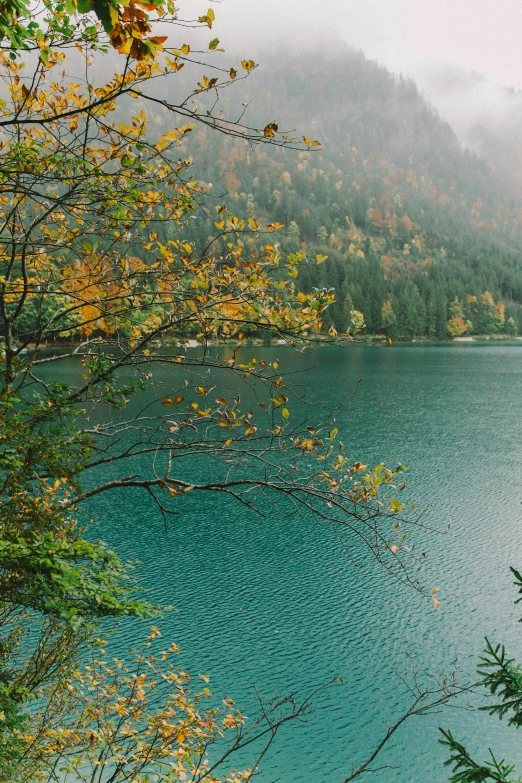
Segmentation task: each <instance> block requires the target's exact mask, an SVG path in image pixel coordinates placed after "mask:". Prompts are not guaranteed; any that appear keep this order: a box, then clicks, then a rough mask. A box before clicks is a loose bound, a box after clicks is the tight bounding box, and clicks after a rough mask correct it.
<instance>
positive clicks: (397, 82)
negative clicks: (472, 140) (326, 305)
mask: <svg viewBox="0 0 522 783" xmlns="http://www.w3.org/2000/svg"><path fill="white" fill-rule="evenodd" d="M265 71H270V73H267V74H265V75H263V74H262V72H260V73H259V74H257V73H254V74H253V76H252V77H251V78H252V79H253V80H255V81H254V83H253V84H252V86H251V88H249V89H251V90H252V93H253V94H255V96H256V104H255V105H254V106H252V107H251V109H249V110H248V111H250V115H249V114H248V112H247V115H246V118H247V120H248V119H249V117H250V122H251V123H252V121H253V124H255V123H256V121H259V124H260V125H261V122H264V121H266V120H267V119H273V118H277V120H278V121H279V124H280V127H284V126H285V122H286V121H287V118H292V122H293V127H296V125H297V127H300V128H302V129H303V131H304V132H305V133H307V135H308V136H309V137H312V138H319V139H320V140H321V142H322V143H323V148H322V150H320V151H319V152H311V153H297V152H293V151H290V150H277V149H275V150H274V149H264V148H261V149H252V147H250V146H248V145H247V144H245V143H244V142H242V141H241V140H240V139H231V138H225V137H218V136H217V134H213V133H211V132H210V131H206V130H205V129H198V130H197V131H196V132H195V133H194V135H193V138H191V139H190V142H189V150H190V152H191V153H193V154H194V159H195V161H197V165H195V166H194V168H193V170H192V172H191V173H192V176H193V177H195V178H196V179H200V180H201V181H204V182H205V183H207V184H211V185H212V188H211V190H210V193H211V196H210V197H209V202H208V204H209V206H208V217H207V218H206V219H205V218H203V219H201V218H199V219H198V220H197V221H193V227H192V231H193V238H194V239H195V241H196V242H197V244H198V246H200V247H204V246H205V244H206V243H207V242H208V241H209V239H210V238H211V237H212V235H213V231H214V226H213V222H214V218H215V212H216V210H217V208H218V206H219V205H220V204H221V203H223V202H224V201H226V202H227V204H228V205H229V207H230V208H232V209H233V211H234V212H235V214H238V215H241V216H244V217H250V216H252V217H253V216H255V217H256V218H257V219H258V220H259V219H261V220H263V219H264V220H268V221H274V220H275V221H279V222H281V223H284V225H285V231H284V235H281V234H280V235H279V241H280V242H281V244H282V247H283V249H284V250H285V252H288V253H297V252H302V253H304V254H305V255H306V256H307V257H308V258H310V263H309V264H308V265H307V266H305V268H304V269H302V271H301V273H300V275H299V277H298V278H297V283H298V285H299V286H300V287H302V288H303V289H308V290H309V289H310V287H313V286H323V285H326V286H330V287H333V288H335V291H336V299H337V301H336V303H335V305H334V306H333V307H332V308H331V309H330V311H329V313H328V314H327V317H326V319H325V327H327V328H329V327H330V326H331V325H332V324H333V325H334V326H335V327H336V328H337V329H338V330H339V331H345V330H346V329H348V328H350V321H351V315H350V311H358V312H360V313H362V314H363V316H364V324H365V329H366V331H367V332H368V333H385V334H388V335H390V336H395V337H399V338H400V337H403V338H412V337H421V336H426V337H431V338H437V339H443V338H447V337H452V336H456V335H462V334H492V333H495V332H500V333H508V334H521V333H522V308H521V304H522V227H521V225H522V201H520V202H519V201H517V200H516V199H514V198H513V197H511V196H508V195H506V194H507V192H508V191H507V188H504V187H503V186H502V182H501V181H500V179H499V178H498V177H497V176H496V175H495V173H494V172H493V171H492V170H491V169H490V168H489V167H488V166H487V165H486V164H485V163H484V162H483V161H481V160H480V159H479V158H477V157H476V156H474V155H473V154H471V153H470V152H468V151H464V150H462V148H461V146H460V144H459V142H458V140H457V139H456V137H455V135H454V134H453V132H452V130H451V129H450V127H449V126H448V125H447V124H446V123H445V122H443V121H442V120H441V119H440V118H439V117H438V116H437V115H436V114H435V113H434V111H433V110H432V109H431V108H430V107H429V106H428V105H427V104H426V102H425V101H424V99H423V98H422V96H421V95H420V94H419V93H418V91H417V89H416V87H415V85H414V84H413V82H411V80H405V79H397V78H395V77H393V76H392V75H390V74H389V73H388V72H387V71H386V70H385V69H383V68H381V67H379V66H377V65H375V64H374V63H371V62H369V61H367V60H366V59H365V58H364V56H363V55H362V54H360V53H353V52H349V51H347V52H346V53H345V54H344V55H339V56H336V57H332V58H329V59H328V58H326V57H325V58H321V57H315V58H313V60H312V59H310V60H305V59H302V60H300V59H298V58H297V59H296V58H293V59H292V61H290V60H288V61H286V60H281V61H278V62H277V63H275V64H274V63H272V64H271V66H270V69H268V68H266V67H265ZM245 85H246V86H248V81H247V82H245ZM235 89H236V91H237V92H236V94H235V97H233V98H231V97H230V96H228V97H226V103H227V105H226V109H227V111H230V109H231V108H233V105H232V104H233V101H234V100H237V103H238V106H239V104H241V103H248V101H249V96H248V95H247V94H245V93H243V92H242V90H245V86H241V85H237V86H236V88H235ZM231 94H232V93H231ZM267 112H269V113H270V116H269V117H267ZM288 121H289V119H288ZM158 123H159V124H160V125H161V117H158ZM245 241H246V244H247V250H248V243H249V241H250V243H251V244H252V245H253V243H254V240H245ZM214 250H216V246H215V245H214ZM318 253H319V254H321V255H327V256H328V260H327V261H326V262H325V263H323V264H321V265H320V266H317V265H315V263H313V259H314V258H315V256H316V254H318Z"/></svg>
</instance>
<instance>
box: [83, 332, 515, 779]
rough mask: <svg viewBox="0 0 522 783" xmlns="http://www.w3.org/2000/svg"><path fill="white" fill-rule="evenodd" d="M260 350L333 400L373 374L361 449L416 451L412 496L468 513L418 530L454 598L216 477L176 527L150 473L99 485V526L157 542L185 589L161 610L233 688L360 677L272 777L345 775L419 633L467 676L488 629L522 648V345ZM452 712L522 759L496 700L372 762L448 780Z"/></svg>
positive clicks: (468, 735)
mask: <svg viewBox="0 0 522 783" xmlns="http://www.w3.org/2000/svg"><path fill="white" fill-rule="evenodd" d="M252 352H253V351H252ZM255 353H256V354H257V356H258V357H261V356H263V358H266V359H273V358H274V357H275V356H276V355H277V357H278V358H279V359H280V360H281V364H282V366H284V368H285V369H286V370H290V371H294V372H295V371H299V373H300V374H298V375H297V376H295V377H296V380H297V381H298V383H300V384H304V383H306V394H307V396H308V398H309V399H310V400H311V401H314V400H315V401H317V402H320V403H321V404H324V405H326V406H327V407H328V406H330V407H333V406H334V405H336V404H338V403H339V402H340V401H341V400H344V399H346V398H347V397H349V396H351V394H352V393H353V392H354V390H355V387H356V383H357V381H358V379H360V378H364V382H363V383H362V384H361V385H360V386H359V389H358V391H357V394H356V395H355V397H354V398H353V400H352V401H351V402H350V404H349V405H348V406H347V408H346V409H345V410H343V411H342V413H341V414H340V415H339V416H338V422H339V429H340V432H341V433H342V439H343V441H344V444H345V450H346V452H347V454H349V455H352V456H353V457H354V458H357V459H360V460H362V461H364V462H372V461H381V460H385V461H386V462H387V463H388V464H395V463H396V462H398V461H401V462H403V463H404V464H406V465H408V466H410V469H411V470H410V473H409V474H408V490H407V493H408V499H409V500H410V501H413V500H415V501H416V502H417V503H418V505H419V506H420V507H425V506H428V505H430V504H433V506H434V510H433V512H432V515H431V518H430V522H431V524H433V525H438V526H440V527H441V528H444V527H446V526H447V523H448V522H449V521H450V520H451V527H450V529H449V532H448V533H446V534H445V535H438V534H437V535H436V534H431V533H428V532H423V531H414V532H413V533H412V540H414V541H415V543H416V544H419V545H420V546H421V547H422V549H424V550H425V551H426V553H427V559H426V563H425V566H424V568H423V571H422V573H421V578H422V580H423V582H424V584H425V585H426V586H429V587H431V586H437V587H439V588H440V591H439V598H440V609H439V610H438V611H436V610H434V608H433V606H432V604H431V601H430V599H426V598H424V597H422V596H421V595H419V593H417V592H415V591H414V590H413V589H411V588H410V587H407V586H405V585H402V584H400V583H398V582H397V581H394V580H393V579H392V578H391V577H390V576H389V575H388V574H387V573H386V572H385V571H384V570H383V569H382V568H380V567H379V565H378V564H377V563H376V562H375V560H374V559H373V558H372V557H371V555H369V554H368V553H366V552H365V551H364V550H362V549H361V547H360V546H359V545H358V544H354V545H353V547H352V548H351V549H350V552H349V553H347V552H346V551H345V550H344V549H343V548H342V547H341V546H340V545H339V542H338V540H337V539H336V537H335V535H334V534H333V532H332V531H331V530H330V529H329V528H328V527H323V526H320V525H318V524H316V523H313V522H311V521H306V520H302V519H296V518H294V517H289V516H285V514H284V513H283V514H281V515H278V514H276V513H273V514H272V515H271V516H270V517H269V518H268V519H262V518H260V517H257V516H255V515H254V514H251V513H250V512H248V511H247V510H245V509H244V508H243V507H240V506H238V505H234V504H233V503H231V502H225V501H224V500H223V499H219V498H218V499H216V497H212V496H209V497H206V496H203V497H201V496H200V497H197V498H196V497H191V496H190V495H188V496H187V497H186V499H185V500H184V503H183V507H182V512H183V513H182V514H180V515H179V516H177V517H175V518H173V519H172V520H171V521H170V522H169V527H168V529H167V530H164V529H163V526H162V521H161V519H160V518H159V517H158V514H157V510H156V509H155V507H154V506H153V505H152V504H151V503H150V502H149V500H148V499H147V498H146V497H145V496H143V495H141V494H140V493H139V492H138V491H134V490H133V491H127V492H126V493H119V494H117V493H112V494H107V495H105V496H100V497H98V498H97V499H96V502H95V503H94V504H93V505H92V509H93V510H94V511H95V513H96V516H97V521H96V523H95V527H94V531H95V534H96V535H99V536H100V537H103V538H104V539H105V540H107V541H108V542H109V543H110V544H111V545H112V546H114V547H115V548H116V549H117V550H118V552H119V553H120V554H121V555H122V556H124V557H126V558H131V559H136V558H139V559H140V561H141V563H140V565H139V566H138V568H137V574H138V577H139V579H140V581H141V582H142V584H144V585H145V586H146V587H147V588H148V589H149V598H150V599H152V600H156V601H160V602H162V603H168V604H172V605H174V606H175V607H176V610H175V611H172V612H169V613H168V614H167V615H166V616H165V618H164V619H163V620H162V622H161V626H162V629H163V634H164V637H166V638H168V639H169V640H170V639H172V640H174V641H176V642H177V643H178V644H179V646H180V648H181V662H182V663H183V665H184V666H186V667H188V668H190V670H191V671H193V672H204V673H208V674H210V675H211V682H212V689H213V691H214V693H215V694H216V695H217V696H222V695H225V694H226V695H232V696H234V697H235V698H236V701H237V704H238V706H239V707H241V708H243V711H244V712H245V713H246V714H247V715H248V714H253V711H254V704H255V700H254V696H253V691H252V685H256V686H257V688H258V689H259V690H260V691H261V693H262V694H264V695H266V696H269V695H272V694H274V693H276V692H280V693H286V692H288V691H289V690H292V689H294V688H296V687H304V688H306V687H308V686H310V685H317V684H319V683H321V682H324V681H326V680H328V679H329V678H330V677H332V676H334V675H340V676H341V677H342V678H343V681H344V684H343V685H338V686H336V687H335V688H333V689H332V690H330V691H328V693H327V694H323V695H322V696H320V697H319V698H318V702H317V710H316V712H315V713H314V714H313V715H312V716H310V718H309V719H308V721H307V723H306V724H301V725H299V726H296V725H294V726H288V727H287V728H286V729H285V730H284V731H283V732H282V733H281V735H280V737H279V739H278V742H277V744H276V746H275V747H274V748H273V749H272V750H271V752H270V754H269V756H268V757H267V758H266V759H265V761H264V763H263V769H262V774H261V775H260V777H259V780H260V781H261V782H262V783H276V781H280V782H281V783H297V782H298V781H321V782H322V781H324V782H325V783H337V782H339V783H340V781H341V780H342V779H343V777H344V776H346V775H347V774H348V772H349V771H350V770H351V764H352V761H354V762H355V763H356V764H358V763H360V762H361V761H362V760H363V759H364V758H365V757H366V755H367V753H368V752H369V751H370V750H371V748H372V745H373V743H374V741H376V740H378V739H379V738H380V736H381V735H382V734H383V733H384V731H385V729H386V722H387V721H388V720H392V719H393V718H394V716H397V715H398V714H399V712H400V710H401V708H402V707H403V706H404V705H405V704H406V703H407V697H406V696H405V693H404V687H403V685H402V683H401V681H400V679H399V678H398V676H397V672H402V671H404V670H406V669H407V668H408V662H407V660H406V658H405V651H409V652H410V653H411V652H416V653H417V664H418V668H419V670H420V671H421V672H422V671H428V672H431V673H433V674H435V675H437V674H440V673H441V672H442V671H443V670H449V669H450V668H451V664H452V662H454V661H456V662H457V664H458V665H459V666H460V668H461V669H462V675H461V678H462V680H466V679H467V678H470V677H472V676H473V671H474V663H475V660H476V657H477V655H478V653H479V652H480V650H481V646H482V641H483V637H484V635H486V634H487V635H488V636H490V637H491V638H492V639H493V640H495V639H502V640H503V641H505V642H506V643H507V644H508V646H509V648H510V649H511V651H512V652H513V653H515V654H516V653H520V655H521V657H522V625H521V624H518V623H517V620H518V619H519V617H520V616H521V615H522V608H517V607H514V606H513V599H514V597H515V593H514V588H512V587H511V583H512V579H511V577H510V574H509V570H508V566H509V565H514V566H518V567H520V568H522V535H521V532H522V506H521V502H522V483H521V477H522V448H521V444H522V415H521V413H522V350H520V348H519V347H518V346H492V347H489V346H469V345H459V346H447V345H445V346H422V345H418V346H416V347H401V346H398V347H395V346H394V347H392V348H390V349H388V348H386V349H376V348H371V347H361V348H350V349H347V350H344V349H334V348H329V349H323V350H321V351H320V352H318V353H315V354H314V355H313V356H310V355H308V356H306V357H305V356H301V355H298V354H294V353H293V352H292V351H290V350H289V349H287V348H285V347H281V348H279V347H278V348H277V349H275V348H259V349H256V350H255ZM236 384H239V382H235V384H234V385H233V386H231V387H230V389H229V390H230V391H235V390H236V388H239V386H236ZM141 630H142V629H141V627H140V626H139V624H137V623H133V622H131V623H129V624H127V625H126V626H125V627H124V629H123V630H122V631H121V633H120V637H119V640H118V645H120V646H122V645H127V646H128V645H130V644H131V643H132V642H134V641H135V640H136V638H137V636H139V635H141ZM473 702H474V703H475V704H476V703H478V701H477V699H476V698H474V699H473ZM439 725H443V726H450V727H451V728H452V729H453V731H454V733H455V734H456V735H457V736H458V737H461V738H464V739H466V740H467V741H468V742H469V746H470V749H472V750H473V751H476V752H477V753H478V755H481V756H485V755H486V751H487V747H488V746H493V747H494V748H496V749H498V750H499V753H503V752H504V753H506V754H507V755H508V756H509V758H511V759H512V760H514V761H518V762H519V765H520V768H521V769H522V750H521V749H520V747H519V743H518V742H517V736H516V734H514V733H513V732H512V731H507V730H506V729H505V728H504V727H503V726H502V725H501V724H500V723H499V722H498V721H497V720H496V719H490V718H487V717H486V716H484V715H483V714H477V713H474V714H473V713H471V712H469V711H466V710H455V709H453V710H452V709H446V710H445V711H444V712H443V713H441V714H438V715H434V716H431V717H427V718H421V719H416V720H415V719H414V720H412V722H411V723H409V724H406V725H405V726H404V727H403V728H402V729H401V730H400V731H399V732H398V733H397V735H396V736H395V738H394V740H393V742H392V743H390V745H389V747H388V749H387V751H386V752H385V754H384V755H383V756H382V758H380V759H379V762H378V763H376V765H375V766H382V765H383V764H389V765H393V767H394V768H387V769H384V770H382V771H381V772H378V773H376V774H375V775H372V776H370V777H371V779H372V780H374V781H377V783H384V782H386V783H395V782H396V781H400V782H401V783H408V781H411V782H412V783H421V781H444V780H446V779H447V771H446V770H444V768H443V767H442V761H443V759H444V750H443V748H441V747H440V746H439V745H438V744H437V734H438V732H437V727H438V726H439Z"/></svg>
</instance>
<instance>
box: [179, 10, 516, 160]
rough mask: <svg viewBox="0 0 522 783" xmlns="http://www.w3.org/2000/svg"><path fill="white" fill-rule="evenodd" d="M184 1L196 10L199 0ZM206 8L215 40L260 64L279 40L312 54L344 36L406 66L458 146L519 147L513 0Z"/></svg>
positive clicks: (394, 65)
mask: <svg viewBox="0 0 522 783" xmlns="http://www.w3.org/2000/svg"><path fill="white" fill-rule="evenodd" d="M189 7H193V8H194V9H197V10H199V9H200V4H199V0H190V4H189ZM213 8H214V10H215V14H216V23H215V28H214V29H215V30H216V34H217V35H218V36H219V37H220V39H221V42H222V44H223V45H224V46H225V47H226V46H227V42H230V43H232V42H234V44H233V46H234V49H236V48H238V49H239V53H240V54H243V53H244V54H245V56H246V55H249V56H255V57H256V59H257V60H259V61H260V63H261V65H262V67H263V68H270V67H271V66H272V65H273V63H274V58H276V59H277V55H278V52H280V51H281V50H283V49H284V50H286V51H288V50H289V49H290V50H295V51H298V52H300V53H301V54H302V53H307V52H309V53H310V56H311V57H313V56H314V53H315V51H316V50H317V49H320V50H321V51H322V52H323V53H324V52H330V53H332V54H334V53H335V50H337V49H338V48H339V47H340V46H341V45H346V44H348V45H349V46H352V47H355V48H357V49H362V51H363V52H364V53H365V54H366V55H367V56H368V57H370V58H371V59H374V60H377V61H378V62H379V63H381V64H382V65H384V66H386V67H387V68H388V69H390V70H391V71H393V72H395V73H402V74H408V75H410V76H412V77H413V78H414V79H415V81H416V82H417V84H418V85H419V87H420V89H421V90H422V91H423V92H424V94H425V96H426V97H427V99H428V101H429V102H430V103H432V104H433V105H434V106H435V107H436V108H437V109H438V111H439V112H440V114H441V115H442V116H443V117H445V118H446V119H447V120H448V121H449V122H450V123H451V125H452V126H453V128H454V130H455V131H456V132H457V134H458V135H459V137H460V139H461V141H462V142H463V144H465V145H466V146H469V147H471V148H473V149H474V150H475V151H477V152H480V153H481V154H485V156H486V157H487V156H488V151H491V149H492V147H493V148H495V149H497V152H498V151H499V150H498V148H499V146H500V147H502V148H503V147H505V145H507V146H508V147H509V148H510V149H512V151H513V154H515V155H518V152H516V148H517V147H518V146H520V147H521V148H522V130H521V123H520V122H519V119H520V118H521V117H522V111H521V106H522V100H521V97H520V95H519V94H518V93H517V92H516V91H517V90H519V89H520V90H522V47H521V46H520V39H521V36H522V3H521V2H520V0H502V2H501V3H494V2H492V0H438V2H437V3H433V2H432V0H321V3H320V4H311V3H303V2H301V0H300V1H299V2H298V1H297V0H285V2H281V0H221V2H215V3H213ZM186 9H187V6H184V10H186ZM509 88H510V89H509ZM492 140H493V141H492ZM497 142H498V143H497ZM508 157H509V155H508Z"/></svg>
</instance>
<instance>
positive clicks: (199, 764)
mask: <svg viewBox="0 0 522 783" xmlns="http://www.w3.org/2000/svg"><path fill="white" fill-rule="evenodd" d="M159 636H160V633H159V630H158V629H157V628H154V627H153V628H152V632H151V633H150V635H149V636H148V638H147V642H146V643H145V644H144V645H143V646H142V648H141V649H139V650H138V651H135V652H134V654H133V656H132V662H131V663H128V662H125V661H122V660H120V659H113V660H109V659H108V656H107V649H106V642H105V641H104V640H103V639H100V638H98V639H96V640H93V642H92V643H91V650H90V656H89V659H88V663H86V664H85V665H84V666H83V667H81V668H78V669H77V670H76V671H74V672H72V673H71V674H70V675H69V676H68V677H66V678H64V679H63V680H62V681H61V682H59V683H58V685H57V686H55V687H54V688H53V689H52V690H51V691H50V692H48V693H42V694H41V699H42V700H43V702H44V704H45V707H44V709H42V710H40V711H37V712H35V713H33V714H32V715H31V716H30V717H29V718H28V720H27V722H26V725H25V726H23V727H22V728H21V729H20V730H18V731H17V732H16V736H17V739H18V741H19V746H20V748H21V751H22V754H21V756H22V760H21V764H20V769H19V773H20V775H21V779H23V780H31V781H34V783H52V781H67V780H75V781H85V782H86V783H87V781H90V780H94V779H97V778H98V776H99V775H100V774H103V775H104V777H103V780H107V781H111V783H117V781H132V783H145V782H146V781H148V780H151V779H152V778H153V779H158V780H165V781H167V780H172V781H174V780H183V779H185V778H188V777H190V779H192V780H194V781H201V780H203V779H206V780H208V781H213V782H214V783H218V781H219V780H223V781H227V782H228V783H240V782H241V781H247V780H250V779H251V777H252V774H253V773H254V772H255V768H256V766H257V762H256V761H255V762H254V767H253V768H250V769H245V770H236V769H230V763H231V757H233V754H236V753H237V752H238V751H241V750H242V749H243V748H245V747H247V746H249V745H250V744H252V743H257V744H255V745H254V747H256V748H258V750H257V753H258V756H262V755H263V753H264V751H265V750H266V748H267V746H269V745H270V744H271V742H272V741H273V740H274V738H275V736H276V735H277V733H278V730H279V728H280V727H281V726H282V725H283V724H284V723H286V722H287V721H288V720H292V719H297V718H303V717H304V716H305V715H306V714H307V712H309V710H310V700H309V697H306V696H303V697H302V698H301V699H300V700H298V699H297V694H292V695H291V696H287V697H281V698H278V699H276V700H274V701H272V702H270V703H266V704H264V705H263V709H262V711H261V713H260V714H259V716H258V717H257V718H256V719H255V720H252V721H251V722H250V725H248V726H247V725H246V721H247V719H246V716H244V715H243V714H242V713H241V712H240V711H239V710H237V709H236V708H235V706H234V702H233V700H232V699H230V698H225V699H224V700H223V702H222V704H221V705H220V706H216V705H215V704H213V703H212V702H211V692H210V689H209V688H208V686H207V685H206V683H208V680H209V678H208V677H207V676H202V677H201V680H203V682H201V681H200V685H201V688H200V689H198V688H197V686H195V684H194V683H193V681H192V678H191V676H190V674H188V673H187V672H186V671H184V670H182V669H180V668H179V667H178V666H176V665H175V656H176V655H177V647H176V645H174V644H171V645H169V646H168V647H167V648H166V649H163V650H161V649H156V648H157V646H158V638H159ZM154 644H155V645H156V647H153V645H154ZM259 748H261V750H259ZM254 758H255V757H254ZM227 766H228V767H229V770H228V771H227V772H226V773H225V774H224V777H221V774H220V772H219V770H220V769H222V768H223V767H225V768H226V767H227ZM216 775H220V777H219V778H218V777H216Z"/></svg>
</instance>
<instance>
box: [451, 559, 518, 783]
mask: <svg viewBox="0 0 522 783" xmlns="http://www.w3.org/2000/svg"><path fill="white" fill-rule="evenodd" d="M511 571H512V573H513V575H514V577H515V582H514V584H515V585H516V586H517V588H518V592H519V593H520V594H521V595H522V574H520V573H519V572H518V571H516V570H515V569H514V568H512V569H511ZM521 600H522V599H520V598H519V599H517V601H516V602H515V603H520V601H521ZM478 674H479V676H480V683H479V684H480V685H482V686H483V687H484V688H486V689H487V690H488V691H489V693H490V694H491V696H492V697H494V703H493V704H486V705H485V706H483V707H480V709H481V710H484V711H485V712H487V713H488V714H489V715H492V716H496V717H497V718H500V719H501V720H502V719H503V718H505V717H507V719H508V720H507V722H508V725H510V726H515V727H516V728H520V726H522V667H521V666H520V664H517V663H516V661H515V659H514V658H510V657H509V656H508V654H507V652H506V648H505V646H504V645H503V644H500V643H499V644H495V645H493V644H492V643H491V642H490V641H489V639H486V647H485V650H484V653H483V655H482V657H481V658H480V662H479V666H478ZM441 732H442V735H443V739H442V740H441V743H442V744H443V745H445V746H446V747H448V749H449V753H450V756H449V758H448V760H447V761H446V764H447V765H449V766H452V767H453V773H454V774H453V775H452V776H451V778H450V782H451V783H480V782H481V781H487V780H492V781H497V783H520V781H521V780H522V778H521V777H519V776H514V775H515V766H514V765H512V764H508V763H506V762H505V761H504V759H502V760H498V759H497V758H496V757H495V755H494V754H493V751H492V750H491V749H489V755H490V758H489V760H487V761H484V762H477V761H475V759H474V758H473V757H472V755H471V754H470V752H469V751H468V750H467V748H466V746H465V745H464V744H463V743H461V742H459V741H458V740H456V739H455V737H454V736H453V734H452V733H451V731H449V730H443V729H441Z"/></svg>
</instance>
